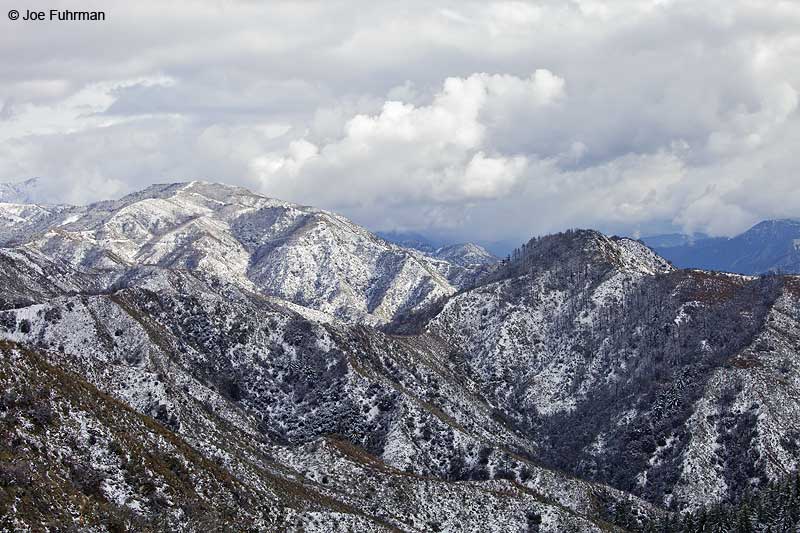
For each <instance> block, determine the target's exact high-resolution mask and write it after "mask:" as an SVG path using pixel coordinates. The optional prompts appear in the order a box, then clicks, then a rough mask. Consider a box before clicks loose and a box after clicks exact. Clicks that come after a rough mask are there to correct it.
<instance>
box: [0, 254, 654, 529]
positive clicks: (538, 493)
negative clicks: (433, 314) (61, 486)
mask: <svg viewBox="0 0 800 533" xmlns="http://www.w3.org/2000/svg"><path fill="white" fill-rule="evenodd" d="M127 283H128V285H127V286H125V287H124V288H123V287H120V288H119V289H118V290H116V291H114V292H113V293H111V294H96V295H75V296H70V295H65V296H60V297H55V298H48V299H45V300H44V301H43V302H42V303H38V304H33V305H29V306H25V307H20V308H17V309H13V310H7V311H5V312H3V313H2V320H1V321H0V336H1V337H2V338H4V339H5V340H6V341H7V342H10V343H13V344H14V345H18V346H27V347H29V348H30V349H31V350H35V351H36V352H37V353H38V354H42V355H41V356H40V357H43V358H44V359H45V360H46V361H47V362H48V364H50V365H55V366H56V367H57V368H60V369H68V370H69V371H72V372H75V373H76V374H77V375H80V376H83V379H86V380H87V381H88V382H90V383H91V384H92V385H93V386H95V387H97V388H98V389H99V390H101V391H104V392H106V393H108V394H110V395H112V396H113V397H114V398H116V399H117V400H118V401H121V402H124V404H125V405H127V406H129V407H131V408H132V409H134V410H136V411H138V412H139V413H142V414H144V415H148V416H150V417H152V418H154V419H155V420H157V421H159V422H160V424H162V425H163V429H162V431H164V432H169V433H174V434H175V435H177V436H178V437H180V438H181V439H183V440H185V441H186V442H187V443H188V444H189V445H190V446H192V447H193V448H194V449H196V450H197V451H198V452H200V453H201V454H202V455H203V456H205V457H208V458H210V459H212V460H213V461H214V463H215V464H216V465H219V466H220V467H221V468H223V469H224V470H225V471H227V472H230V473H231V474H232V475H233V476H235V478H236V479H237V480H239V481H240V482H241V483H242V484H243V485H244V488H243V489H242V490H243V491H248V492H249V491H252V492H253V493H255V494H257V493H259V492H266V493H268V494H269V493H270V491H273V497H274V491H275V490H277V489H276V486H277V487H280V486H282V485H281V484H283V485H285V484H288V483H290V482H291V483H292V484H294V485H295V486H296V487H295V488H294V489H293V490H295V491H299V490H301V489H302V491H307V492H309V496H308V497H309V498H312V499H313V500H317V501H321V502H322V503H321V504H318V507H321V508H320V509H318V511H317V512H318V513H319V514H318V516H317V520H316V522H317V526H316V527H317V528H319V529H314V528H312V527H311V526H312V525H313V523H314V522H315V521H314V520H311V517H310V516H309V515H307V514H306V513H308V512H309V510H313V507H311V509H309V503H308V502H305V501H304V502H302V504H300V503H297V504H291V505H290V503H289V502H283V501H280V498H278V500H279V501H277V502H273V503H270V504H269V508H270V509H271V513H270V516H271V517H272V518H270V520H273V521H280V520H284V519H286V516H287V515H288V516H290V517H291V516H293V513H300V516H299V517H298V518H297V522H298V523H300V524H302V525H303V527H305V528H306V530H312V531H313V530H319V531H333V530H336V528H335V527H334V525H335V524H336V523H337V521H338V520H342V521H344V522H345V523H350V524H352V521H353V520H355V521H356V522H355V524H360V525H351V527H354V528H355V530H358V531H362V530H364V531H370V530H373V529H370V528H377V529H374V530H383V528H381V527H379V526H378V525H375V524H376V523H377V524H381V523H383V524H385V525H386V526H387V527H394V528H398V529H400V530H403V531H430V530H431V528H435V527H445V528H446V529H445V530H449V531H476V532H477V531H508V530H511V531H526V528H527V527H528V526H529V524H530V523H531V522H532V521H536V522H537V524H538V523H539V522H541V524H540V525H541V531H554V532H555V531H562V530H564V528H568V529H573V530H577V531H596V530H599V528H600V526H599V525H598V524H596V522H595V521H596V519H597V518H598V517H600V516H602V514H603V512H604V507H603V506H602V504H600V503H598V502H600V501H606V500H608V501H612V502H613V501H627V499H628V497H626V496H625V495H623V494H621V493H619V492H617V491H614V490H612V489H609V488H605V487H602V486H600V485H595V484H591V483H586V482H582V481H579V480H574V479H570V478H569V477H567V476H565V475H563V474H560V473H557V472H553V471H550V470H547V469H545V468H542V467H540V466H539V465H537V464H535V463H533V462H531V461H529V460H527V459H525V458H524V457H523V456H521V455H519V454H520V453H521V454H523V455H527V454H528V453H529V451H526V447H527V446H528V445H527V444H526V441H525V439H524V438H523V437H522V436H521V435H519V434H517V433H516V432H515V430H514V429H513V428H511V427H509V426H507V425H506V424H504V423H503V421H502V420H500V419H495V417H494V416H493V410H492V407H491V406H490V405H488V404H487V403H486V402H485V401H484V400H483V399H482V397H481V395H480V392H479V391H478V390H477V388H476V387H475V385H474V384H471V383H470V382H469V381H464V380H463V377H461V376H458V375H454V374H453V373H451V372H449V371H447V370H445V369H444V367H445V366H446V365H445V361H444V358H445V357H446V348H445V347H442V346H439V345H438V344H437V343H435V342H434V341H433V340H431V339H426V338H418V339H395V338H391V337H387V336H385V335H383V334H381V333H379V332H377V331H375V330H373V329H371V328H364V327H352V326H349V325H347V324H344V323H329V324H321V323H318V322H312V321H308V320H306V319H304V318H302V317H301V316H298V315H297V314H295V313H294V312H293V311H291V310H290V309H287V308H285V307H283V306H281V305H280V304H279V303H275V302H274V301H271V300H268V299H264V298H262V297H260V296H258V295H256V294H254V293H250V292H247V291H243V290H241V289H240V288H239V287H238V286H237V285H236V284H227V283H225V282H223V281H221V280H219V279H218V278H215V277H212V276H209V275H206V274H203V273H201V272H195V273H191V272H187V271H177V270H164V269H160V268H149V269H142V270H141V271H140V272H138V273H137V274H136V275H135V276H131V277H130V278H129V279H128V280H127ZM56 393H58V391H56ZM95 416H96V415H95ZM91 425H92V426H106V427H107V429H101V428H98V431H97V434H96V436H95V441H94V442H89V443H88V444H85V443H84V444H83V445H82V446H83V447H84V448H86V452H85V454H86V455H87V456H89V457H91V456H92V455H94V456H95V457H99V458H101V459H102V461H100V462H98V463H97V468H99V471H98V472H96V475H97V476H100V478H101V479H105V480H109V481H107V482H106V483H108V484H111V483H113V484H114V486H115V487H116V488H114V489H112V488H111V487H107V486H106V485H101V489H100V490H101V491H102V493H103V494H105V495H107V496H109V497H110V495H111V494H112V491H114V494H116V493H117V492H122V493H124V494H131V493H133V494H135V493H136V492H137V485H136V483H135V482H134V481H131V480H130V479H128V478H126V477H125V476H124V475H123V476H122V477H121V480H120V481H113V480H114V479H116V478H120V475H118V470H119V465H118V464H117V463H116V462H115V461H117V460H116V459H115V458H114V457H113V456H112V457H107V456H108V453H107V452H103V450H104V449H106V448H108V446H109V442H108V441H109V440H110V439H111V438H112V436H106V433H107V432H108V431H111V432H112V433H113V432H115V431H118V428H116V427H113V424H112V423H110V422H108V421H93V422H92V424H91ZM108 426H112V427H108ZM50 433H51V434H53V438H54V439H55V438H56V435H58V438H61V439H67V438H69V437H70V435H73V434H74V433H77V434H78V435H77V438H79V440H81V442H83V441H84V440H86V439H89V438H90V437H89V436H87V435H82V434H81V433H80V429H75V430H72V429H71V430H70V431H69V433H68V435H66V436H63V437H62V436H61V434H60V433H59V432H58V431H56V430H55V429H53V430H50ZM26 435H27V434H26ZM328 435H338V436H339V437H338V439H339V440H330V439H324V438H323V437H324V436H328ZM28 438H30V439H31V440H32V441H36V437H35V436H34V435H30V436H29V437H28ZM72 438H75V436H74V435H73V436H72ZM36 442H39V441H36ZM354 445H355V446H354ZM95 448H99V449H95ZM370 454H372V455H370ZM68 459H69V457H68ZM77 459H80V460H85V459H83V458H81V457H78V458H77ZM77 459H76V460H77ZM193 468H194V467H193ZM201 474H202V473H198V475H201ZM499 478H502V479H499ZM452 480H473V481H472V482H470V483H453V482H452ZM151 496H152V495H146V496H144V497H138V498H133V499H131V500H130V502H131V505H130V506H129V505H127V503H125V502H127V501H128V500H124V499H122V500H120V502H121V503H122V505H121V509H122V511H124V512H126V513H131V512H133V513H134V514H135V515H137V514H139V513H140V512H141V510H142V509H152V508H153V506H155V505H157V504H155V503H154V502H153V498H152V497H151ZM326 497H327V498H331V499H333V501H332V502H327V503H326V502H325V501H324V498H326ZM173 498H174V496H173ZM123 500H124V501H123ZM173 501H174V500H173ZM136 502H138V503H136ZM337 502H338V503H337ZM631 503H632V505H633V506H634V507H638V508H640V509H641V510H642V512H644V513H645V514H647V513H652V512H653V511H652V510H651V509H650V508H649V507H648V506H646V505H643V504H642V503H641V502H638V501H636V500H631ZM337 505H338V507H339V508H340V512H341V513H342V514H344V517H342V518H340V519H337V518H335V517H334V516H332V514H331V511H333V510H335V509H337ZM137 507H138V511H137ZM490 507H491V509H492V511H491V512H490V514H492V518H491V519H489V520H487V519H486V513H487V512H489V508H490ZM298 509H299V510H298ZM342 509H343V510H342ZM301 511H302V512H301ZM247 512H255V511H253V510H252V509H249V508H248V509H247ZM178 516H179V515H174V514H170V515H169V517H170V520H178ZM215 516H218V515H217V514H215ZM265 520H266V519H265ZM362 522H363V523H362ZM290 523H292V524H294V523H295V522H294V521H291V522H290ZM370 524H372V525H370ZM436 524H439V526H436ZM278 529H281V528H280V527H279V528H278ZM298 529H300V528H299V527H298Z"/></svg>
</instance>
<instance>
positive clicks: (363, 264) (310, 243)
mask: <svg viewBox="0 0 800 533" xmlns="http://www.w3.org/2000/svg"><path fill="white" fill-rule="evenodd" d="M12 207H13V209H14V211H13V213H14V214H13V215H12V214H11V209H12ZM20 209H22V208H21V207H20V206H6V208H5V211H4V210H3V209H2V206H0V215H2V214H3V213H8V214H7V216H6V217H5V218H7V219H9V220H11V219H12V217H13V216H15V217H16V218H15V219H13V221H12V222H10V223H9V224H7V227H8V228H9V229H8V230H6V231H7V232H8V233H9V236H8V238H7V240H9V241H10V240H12V239H14V240H15V242H17V243H21V242H22V241H23V240H24V239H22V238H20V237H19V235H21V234H25V235H27V240H25V242H24V245H25V247H26V248H27V249H31V250H36V251H38V252H41V253H44V254H46V255H47V256H48V257H51V258H53V259H57V260H60V261H63V262H66V263H68V264H70V265H72V266H74V267H76V268H81V269H90V270H96V271H102V272H104V273H105V274H106V275H107V276H108V277H110V278H113V277H114V276H116V275H121V273H123V272H125V271H126V270H127V269H130V268H131V267H133V266H161V267H165V268H185V269H192V270H201V271H203V272H206V273H209V274H212V275H215V276H218V277H221V278H224V279H226V280H230V281H233V282H235V283H237V284H238V285H239V286H241V287H243V288H247V289H250V290H255V291H258V292H260V293H263V294H267V295H272V296H278V297H281V298H284V299H287V300H290V301H292V302H294V303H297V304H300V305H302V306H305V307H310V308H312V309H316V310H318V311H321V312H323V313H328V314H331V315H333V316H336V317H338V318H341V319H345V320H348V321H353V322H360V321H364V322H367V323H370V324H382V323H386V322H389V321H391V320H392V319H393V318H395V317H396V316H398V315H399V314H402V313H409V312H413V311H415V310H418V309H420V308H421V307H424V306H426V305H428V304H430V303H432V302H434V301H436V300H438V299H441V298H444V297H446V296H449V295H451V294H453V293H454V292H456V291H457V290H459V289H461V288H464V287H465V286H466V285H467V284H469V283H470V282H471V281H472V280H473V279H475V277H476V276H477V275H478V274H479V272H480V267H481V265H482V264H483V263H481V262H476V263H474V264H473V263H470V264H463V263H464V261H459V262H458V263H454V262H448V261H445V260H439V259H436V258H433V257H430V256H427V255H425V254H422V253H420V252H417V251H414V250H409V249H406V248H402V247H399V246H397V245H393V244H390V243H388V242H386V241H384V240H383V239H379V238H377V237H375V236H374V235H373V234H371V233H370V232H368V231H367V230H365V229H363V228H361V227H359V226H357V225H355V224H353V223H352V222H350V221H348V220H347V219H345V218H343V217H341V216H339V215H335V214H333V213H330V212H327V211H323V210H320V209H315V208H311V207H305V206H299V205H294V204H290V203H287V202H283V201H279V200H273V199H270V198H266V197H263V196H259V195H256V194H253V193H251V192H249V191H247V190H245V189H241V188H238V187H231V186H225V185H218V184H210V183H203V182H191V183H183V184H170V185H154V186H152V187H150V188H148V189H146V190H144V191H141V192H139V193H135V194H131V195H129V196H126V197H124V198H122V199H121V200H117V201H110V202H102V203H99V204H94V205H92V206H88V207H76V208H59V209H57V210H56V209H54V208H46V207H43V206H28V207H26V208H25V209H28V211H32V213H22V212H20ZM18 219H19V221H18ZM23 221H24V222H23Z"/></svg>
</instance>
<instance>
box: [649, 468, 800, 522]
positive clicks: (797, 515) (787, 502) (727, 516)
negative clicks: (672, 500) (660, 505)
mask: <svg viewBox="0 0 800 533" xmlns="http://www.w3.org/2000/svg"><path fill="white" fill-rule="evenodd" d="M647 527H649V528H650V529H649V531H665V532H666V531H670V532H672V531H674V532H676V533H677V532H682V533H766V532H770V533H795V532H797V531H800V474H795V475H792V476H787V477H786V478H785V479H784V480H783V481H781V482H777V483H769V484H767V485H765V486H764V488H763V489H761V490H759V491H756V492H753V493H746V494H744V495H743V496H742V497H741V498H739V499H738V501H736V502H735V503H725V504H720V505H713V506H709V507H704V508H702V509H699V510H697V511H694V512H691V513H686V514H684V515H682V516H677V515H675V514H671V515H669V516H667V517H665V518H664V519H663V520H660V521H657V522H653V523H650V524H647ZM645 530H646V529H645Z"/></svg>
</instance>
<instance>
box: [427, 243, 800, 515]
mask: <svg viewBox="0 0 800 533" xmlns="http://www.w3.org/2000/svg"><path fill="white" fill-rule="evenodd" d="M515 257H516V259H515V260H513V261H512V262H511V263H510V264H508V265H506V267H505V269H504V271H502V272H500V273H499V274H498V276H497V277H498V278H499V279H498V281H495V282H493V283H489V284H487V285H484V286H481V287H479V288H476V289H473V290H471V291H467V292H465V293H463V294H460V295H458V296H456V297H454V298H452V299H451V300H450V301H449V302H448V303H447V304H446V305H445V307H444V309H443V310H442V312H441V313H440V314H439V315H438V316H436V317H435V318H434V319H433V320H432V321H431V322H430V324H429V325H428V328H427V329H428V331H429V332H430V333H431V334H434V335H436V336H438V337H439V338H443V339H447V342H449V343H451V344H453V345H454V346H457V347H458V348H457V351H458V354H459V355H458V358H457V359H456V360H455V361H454V363H453V364H454V365H457V366H459V367H460V368H464V371H465V372H466V373H467V375H470V376H473V379H475V380H476V381H478V382H480V383H482V384H483V389H482V390H483V392H484V393H485V394H486V395H487V397H488V399H489V401H490V402H495V403H496V404H497V405H498V407H499V408H500V409H501V410H502V412H503V413H504V415H505V416H506V417H508V418H509V419H510V420H512V421H513V422H514V424H515V425H516V426H517V427H519V428H521V429H522V431H523V432H524V433H525V434H530V435H536V436H538V440H537V443H536V446H537V451H536V452H535V456H536V457H538V458H540V459H541V460H543V461H545V462H546V463H548V464H550V465H552V466H556V467H559V468H563V469H566V470H569V471H572V472H573V473H575V474H577V475H579V476H583V477H587V478H590V479H595V480H598V481H603V482H606V483H610V484H611V485H613V486H616V487H619V488H621V489H624V490H627V491H630V492H632V493H634V494H638V495H640V496H643V497H645V498H647V499H649V500H650V501H652V502H654V503H658V504H661V505H667V506H674V507H676V508H686V507H694V506H697V505H701V504H703V503H706V502H716V501H721V500H723V499H725V498H729V497H736V496H737V495H739V494H741V493H742V492H743V491H745V490H747V489H748V487H751V486H757V485H759V484H763V483H765V482H766V480H769V479H777V478H779V477H780V476H781V475H783V474H785V472H786V471H787V470H792V469H794V468H796V467H797V462H798V448H796V444H795V439H796V436H791V435H789V434H787V433H786V428H792V427H795V426H796V425H797V424H798V422H800V403H798V398H800V394H798V393H799V392H800V390H798V385H800V366H798V365H799V363H800V361H798V358H797V356H796V353H797V350H798V349H800V345H798V343H797V341H796V340H795V339H796V338H797V337H795V335H796V328H797V326H798V318H800V315H798V309H800V300H799V299H798V292H797V290H796V287H797V279H796V278H790V277H787V278H779V277H775V278H763V279H759V278H746V277H742V276H731V275H725V274H714V273H705V272H698V271H676V270H674V269H672V268H671V267H670V266H669V265H667V264H666V263H665V262H663V260H661V259H660V258H658V257H657V256H655V255H654V254H653V253H652V251H650V250H648V249H647V248H646V247H644V246H643V245H641V244H639V243H636V242H635V241H630V240H625V239H622V240H612V239H608V238H606V237H604V236H602V235H600V234H596V233H594V232H585V231H579V232H572V233H567V234H562V235H557V236H551V237H546V238H543V239H540V240H534V241H531V243H529V244H528V245H527V246H526V247H525V248H524V249H523V250H522V251H520V252H518V253H517V254H515Z"/></svg>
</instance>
